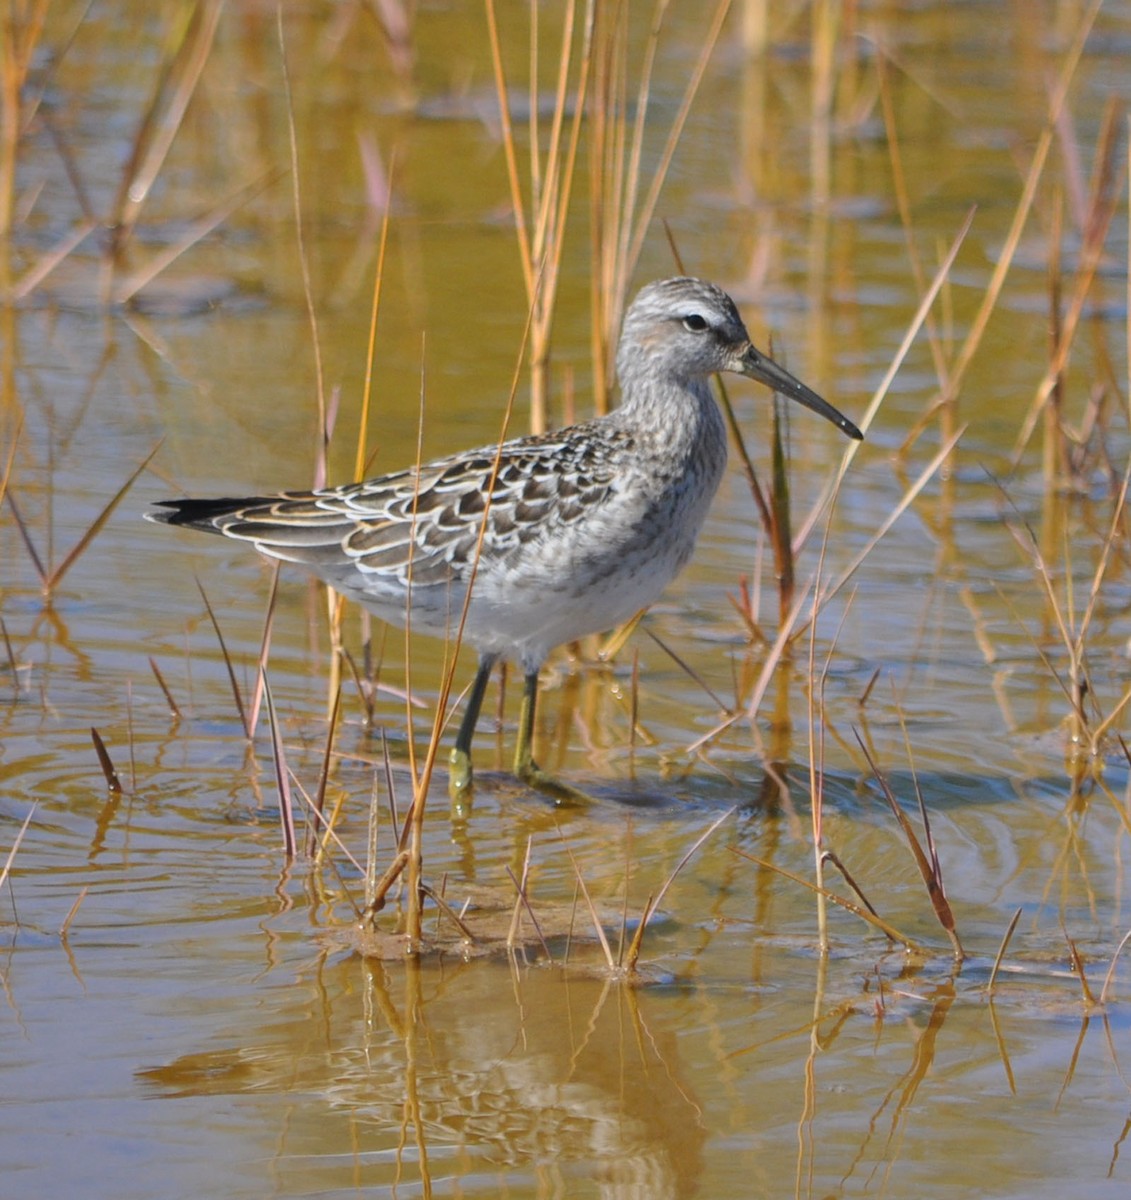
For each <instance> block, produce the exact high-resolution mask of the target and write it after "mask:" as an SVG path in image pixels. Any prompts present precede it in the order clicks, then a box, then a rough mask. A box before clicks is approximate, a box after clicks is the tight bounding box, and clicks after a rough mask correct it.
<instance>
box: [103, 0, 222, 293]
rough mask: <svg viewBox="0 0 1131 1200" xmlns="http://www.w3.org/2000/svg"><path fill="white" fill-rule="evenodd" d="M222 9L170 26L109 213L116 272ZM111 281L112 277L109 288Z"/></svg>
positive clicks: (190, 13) (207, 7)
mask: <svg viewBox="0 0 1131 1200" xmlns="http://www.w3.org/2000/svg"><path fill="white" fill-rule="evenodd" d="M223 7H224V6H223V3H222V0H200V2H199V3H197V4H194V5H193V6H192V7H191V8H185V9H182V10H180V13H179V14H178V16H179V18H180V19H179V21H177V22H176V23H175V24H174V26H173V27H172V29H171V30H170V35H169V41H168V44H167V47H166V56H165V58H164V60H163V61H162V64H161V71H160V73H159V74H158V76H157V78H156V80H155V84H154V89H153V92H152V94H151V96H150V99H149V103H148V104H147V105H146V108H145V111H144V112H143V114H142V119H141V123H140V125H139V126H138V130H137V133H136V134H135V135H134V141H133V145H132V147H131V150H130V156H129V158H128V160H127V162H126V166H125V168H124V170H123V171H122V175H121V179H120V181H119V184H118V192H117V195H116V196H115V198H114V201H113V204H112V206H111V210H110V212H109V214H108V215H107V221H106V223H107V225H108V227H109V228H110V230H111V231H112V241H111V245H110V255H109V258H108V260H107V264H106V265H107V267H108V268H109V270H110V271H111V272H113V271H115V270H116V269H117V267H118V265H119V263H120V259H121V255H122V252H123V251H124V249H125V246H126V244H127V242H128V241H129V239H130V237H131V235H132V233H133V230H134V227H135V226H136V224H137V221H138V218H139V217H140V215H141V210H142V207H143V205H144V204H145V201H146V200H147V199H148V197H149V192H150V190H151V188H152V187H153V184H154V183H155V182H156V180H157V177H158V176H159V175H160V173H161V168H162V167H163V166H164V164H165V161H166V159H167V158H168V154H169V150H170V149H171V147H172V145H173V141H174V139H175V138H176V136H177V133H178V131H179V130H180V127H181V124H182V122H183V121H184V117H185V113H186V112H187V110H188V106H189V102H190V101H191V99H192V97H193V95H194V94H195V92H196V88H197V85H198V84H199V82H200V78H201V76H202V74H203V72H204V68H205V65H206V64H207V62H208V58H209V55H210V53H211V50H212V42H213V39H214V37H215V34H216V28H217V26H218V25H219V22H220V14H221V12H222V11H223ZM166 101H167V104H166ZM109 283H110V277H109V275H108V276H107V278H106V283H105V290H106V291H107V292H108V290H109Z"/></svg>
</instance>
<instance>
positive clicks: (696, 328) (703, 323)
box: [683, 313, 707, 333]
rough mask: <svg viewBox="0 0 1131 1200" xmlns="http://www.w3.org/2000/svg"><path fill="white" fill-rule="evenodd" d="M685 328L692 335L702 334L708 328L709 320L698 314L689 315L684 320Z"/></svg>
mask: <svg viewBox="0 0 1131 1200" xmlns="http://www.w3.org/2000/svg"><path fill="white" fill-rule="evenodd" d="M683 327H684V329H686V330H688V332H690V333H702V332H703V331H704V330H705V329H706V328H707V318H706V317H701V316H700V315H699V314H698V313H688V314H687V316H686V317H684V318H683Z"/></svg>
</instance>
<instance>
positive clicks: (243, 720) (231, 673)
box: [196, 579, 251, 741]
mask: <svg viewBox="0 0 1131 1200" xmlns="http://www.w3.org/2000/svg"><path fill="white" fill-rule="evenodd" d="M196 586H197V590H198V591H199V592H200V598H201V599H202V600H203V601H204V608H205V611H206V612H207V613H208V619H209V620H210V621H211V622H212V628H213V630H214V632H215V634H216V640H217V641H218V642H219V643H220V654H221V656H222V657H223V659H224V666H225V667H226V668H227V671H228V683H229V684H230V686H231V689H232V698H233V699H234V700H235V702H236V711H237V712H238V713H239V716H240V724H241V725H242V726H243V731H244V736H245V737H246V738H247V739H248V740H249V741H250V740H251V725H250V723H249V721H248V717H247V713H246V711H245V710H244V705H243V696H242V695H241V694H240V685H239V683H237V682H236V670H235V666H234V664H233V663H232V657H231V655H230V654H229V653H228V647H227V644H226V643H225V641H224V635H223V634H222V633H221V632H220V622H219V621H217V620H216V614H215V613H214V612H213V611H212V604H211V602H210V601H209V599H208V596H207V594H206V593H205V591H204V585H203V584H202V583H201V582H200V580H199V579H197V580H196Z"/></svg>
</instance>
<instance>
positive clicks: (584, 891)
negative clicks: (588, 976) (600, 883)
mask: <svg viewBox="0 0 1131 1200" xmlns="http://www.w3.org/2000/svg"><path fill="white" fill-rule="evenodd" d="M558 836H559V837H560V838H561V842H562V846H563V847H564V848H565V852H566V854H568V855H569V861H570V865H571V866H572V867H573V877H574V879H576V880H577V886H578V887H579V888H580V889H581V895H582V896H583V897H584V899H585V904H586V907H587V908H588V909H589V919H590V920H591V921H592V922H593V929H594V931H595V932H596V934H597V940H598V941H599V942H600V943H601V950H602V952H603V953H604V955H605V965H606V966H607V967H608V969H609V971H610V972H615V971H616V969H617V960H616V958H615V957H614V956H613V952H612V949H611V948H610V946H609V939H608V938H607V937H606V936H605V930H604V929H603V928H602V926H601V920H600V918H599V917H598V916H597V908H596V905H594V903H593V899H592V897H591V896H590V895H589V889H588V888H587V887H586V886H585V879H584V878H583V877H582V874H581V868H580V867H579V866H578V865H577V859H576V858H575V857H574V854H573V850H572V849H571V848H570V845H569V843H568V842H567V841H566V840H565V835H564V834H563V833H562V832H561V830H560V829H559V830H558Z"/></svg>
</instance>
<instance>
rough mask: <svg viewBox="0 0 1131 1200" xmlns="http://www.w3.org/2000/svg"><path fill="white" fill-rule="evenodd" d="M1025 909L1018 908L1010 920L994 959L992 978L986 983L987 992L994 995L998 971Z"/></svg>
mask: <svg viewBox="0 0 1131 1200" xmlns="http://www.w3.org/2000/svg"><path fill="white" fill-rule="evenodd" d="M1022 912H1024V909H1023V908H1018V909H1017V911H1016V912H1015V913H1014V914H1013V916H1012V917H1011V918H1010V921H1009V924H1008V925H1007V926H1006V927H1005V933H1004V934H1003V935H1002V939H1001V945H1000V946H998V948H997V955H996V956H995V958H994V965H993V968H992V970H991V971H990V978H989V980H988V981H987V983H986V992H987V994H989V995H991V996H992V995H993V990H994V981H995V980H996V979H997V976H998V971H1000V970H1001V964H1002V960H1003V959H1004V958H1005V952H1006V950H1007V949H1008V948H1009V943H1010V942H1011V941H1012V940H1013V931H1014V930H1015V929H1016V928H1017V922H1018V921H1020V920H1021V914H1022Z"/></svg>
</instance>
